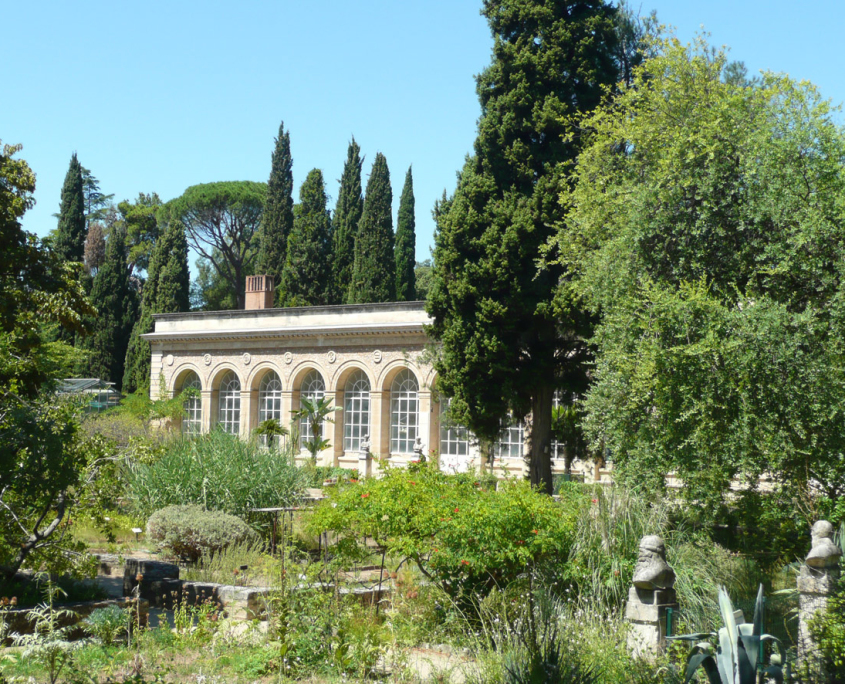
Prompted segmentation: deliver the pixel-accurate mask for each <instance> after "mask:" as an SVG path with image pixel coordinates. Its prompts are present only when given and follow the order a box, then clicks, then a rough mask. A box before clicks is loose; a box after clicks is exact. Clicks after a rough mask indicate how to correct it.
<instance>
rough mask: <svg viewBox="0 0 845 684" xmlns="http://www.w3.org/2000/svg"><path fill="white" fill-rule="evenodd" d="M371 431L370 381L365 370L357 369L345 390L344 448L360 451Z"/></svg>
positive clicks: (345, 449)
mask: <svg viewBox="0 0 845 684" xmlns="http://www.w3.org/2000/svg"><path fill="white" fill-rule="evenodd" d="M369 432H370V381H369V380H368V379H367V375H366V373H364V371H360V370H359V371H355V372H354V373H353V374H352V375H351V376H350V377H349V381H348V382H347V383H346V388H345V389H344V392H343V450H344V451H358V449H360V447H361V440H362V439H363V437H364V435H366V434H369Z"/></svg>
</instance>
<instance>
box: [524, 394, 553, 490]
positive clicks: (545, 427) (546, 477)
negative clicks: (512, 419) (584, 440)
mask: <svg viewBox="0 0 845 684" xmlns="http://www.w3.org/2000/svg"><path fill="white" fill-rule="evenodd" d="M553 395H554V388H553V387H552V386H551V385H542V386H540V387H537V388H536V390H535V392H534V396H533V397H532V398H531V419H530V421H527V425H526V428H527V435H526V436H527V439H528V476H529V479H530V481H531V484H532V485H535V486H537V487H539V488H540V490H541V491H544V492H545V493H546V494H551V493H552V491H553V487H552V454H551V444H552V403H553Z"/></svg>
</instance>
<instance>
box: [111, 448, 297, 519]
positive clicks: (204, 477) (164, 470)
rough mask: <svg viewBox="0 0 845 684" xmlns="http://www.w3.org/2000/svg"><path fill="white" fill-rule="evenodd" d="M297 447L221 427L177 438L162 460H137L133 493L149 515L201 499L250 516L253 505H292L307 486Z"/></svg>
mask: <svg viewBox="0 0 845 684" xmlns="http://www.w3.org/2000/svg"><path fill="white" fill-rule="evenodd" d="M292 449H293V447H291V446H288V447H285V450H284V451H282V452H279V451H274V450H268V449H265V448H262V447H261V446H260V445H259V444H258V443H257V441H255V440H249V441H245V440H241V439H238V437H237V436H235V435H229V434H226V433H223V432H220V431H214V432H212V433H209V434H206V435H200V436H196V437H192V438H177V439H174V440H173V441H171V442H169V443H168V445H167V449H166V450H165V452H164V454H163V455H162V456H161V457H160V458H159V459H158V460H156V461H154V462H152V463H135V464H134V465H133V466H132V468H131V472H130V474H129V477H128V482H129V492H128V494H129V499H130V501H131V503H132V506H133V508H134V510H135V511H136V512H137V513H139V514H141V515H144V516H149V515H150V514H151V513H152V512H153V511H155V510H158V509H160V508H164V507H165V506H172V505H180V504H200V505H202V506H204V507H205V508H208V509H210V510H216V511H224V512H226V513H230V514H232V515H237V516H240V517H242V518H245V519H246V518H248V515H249V509H250V508H268V507H272V506H291V505H294V504H295V503H296V502H297V501H298V499H299V497H300V496H301V494H302V491H303V490H304V488H305V487H307V486H308V481H307V477H306V474H305V473H303V472H302V471H301V470H300V469H299V468H298V467H297V466H296V464H295V462H294V459H293V451H292ZM262 522H263V523H265V524H266V520H257V524H262Z"/></svg>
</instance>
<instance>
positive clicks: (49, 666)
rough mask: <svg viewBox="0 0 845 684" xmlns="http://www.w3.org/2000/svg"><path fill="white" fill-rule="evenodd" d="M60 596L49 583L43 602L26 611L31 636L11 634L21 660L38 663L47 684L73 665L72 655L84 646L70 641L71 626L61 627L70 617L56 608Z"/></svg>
mask: <svg viewBox="0 0 845 684" xmlns="http://www.w3.org/2000/svg"><path fill="white" fill-rule="evenodd" d="M62 594H63V592H62V590H61V589H59V588H58V587H56V586H55V585H54V584H53V583H51V582H48V583H47V588H46V592H45V601H44V602H43V603H41V604H40V605H38V606H37V607H35V608H33V609H32V610H31V611H29V616H28V617H29V620H30V622H32V623H33V631H32V633H31V634H15V633H13V634H11V637H12V643H13V644H14V645H15V646H18V647H19V648H20V649H21V651H20V655H21V657H22V658H24V659H25V660H28V661H34V662H38V663H39V664H41V665H42V666H43V667H44V668H45V669H46V671H47V678H48V681H49V682H50V684H55V683H56V682H57V681H58V679H59V675H60V674H61V673H62V670H63V669H64V668H65V667H66V666H67V665H69V664H70V663H71V662H72V660H73V656H74V653H75V652H76V651H78V650H79V649H80V648H81V647H82V646H83V645H84V642H82V641H70V639H69V637H70V633H71V631H72V630H73V628H74V627H73V625H72V624H65V625H64V626H63V625H62V623H63V622H65V623H66V622H67V618H70V617H73V613H72V612H71V611H69V610H64V609H59V608H56V607H55V602H56V598H57V597H58V596H60V595H62Z"/></svg>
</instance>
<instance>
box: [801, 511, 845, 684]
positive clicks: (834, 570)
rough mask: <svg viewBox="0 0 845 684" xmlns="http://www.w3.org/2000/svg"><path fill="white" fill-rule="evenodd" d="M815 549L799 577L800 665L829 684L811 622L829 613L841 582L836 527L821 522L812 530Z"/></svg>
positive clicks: (825, 521)
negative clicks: (830, 604)
mask: <svg viewBox="0 0 845 684" xmlns="http://www.w3.org/2000/svg"><path fill="white" fill-rule="evenodd" d="M812 537H813V547H812V549H810V553H809V554H807V558H806V560H805V561H804V565H803V566H802V567H801V571H800V572H799V574H798V580H797V584H798V593H799V599H798V661H799V663H802V662H803V663H806V665H807V666H808V667H809V668H810V670H811V671H814V672H815V674H816V675H817V676H818V681H819V682H822V681H827V679H826V678H825V674H824V671H823V669H822V663H821V662H820V660H819V658H818V649H817V647H816V644H815V642H814V641H813V637H812V635H811V634H810V624H809V623H810V620H811V619H812V618H813V616H814V615H815V614H816V613H818V612H819V611H824V610H826V609H827V602H828V598H829V597H830V595H831V594H833V593H834V592H835V591H836V588H837V584H838V580H839V559H840V558H841V556H842V551H841V549H840V548H839V547H838V546H836V544H834V543H833V525H831V524H830V523H829V522H827V520H819V521H818V522H817V523H816V524H815V525H813V529H812Z"/></svg>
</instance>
